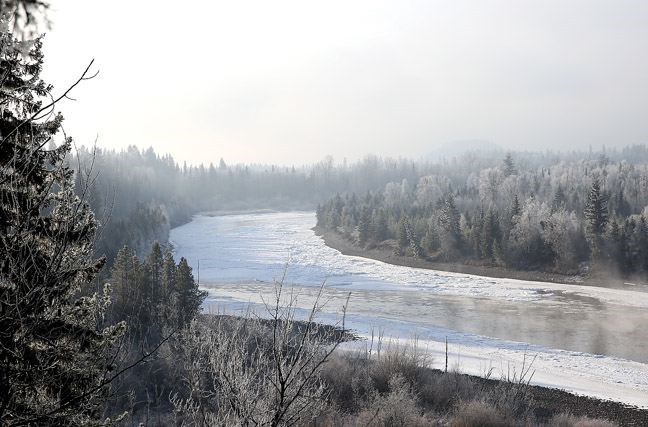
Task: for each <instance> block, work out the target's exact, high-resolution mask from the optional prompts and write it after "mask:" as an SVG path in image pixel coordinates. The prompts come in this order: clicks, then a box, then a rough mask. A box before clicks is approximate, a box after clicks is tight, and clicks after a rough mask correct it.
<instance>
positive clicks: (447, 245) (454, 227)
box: [439, 194, 462, 260]
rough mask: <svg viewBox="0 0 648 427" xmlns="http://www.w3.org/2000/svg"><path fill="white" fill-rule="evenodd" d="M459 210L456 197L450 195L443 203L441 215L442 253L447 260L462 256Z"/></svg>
mask: <svg viewBox="0 0 648 427" xmlns="http://www.w3.org/2000/svg"><path fill="white" fill-rule="evenodd" d="M459 219H460V215H459V210H458V209H457V206H456V205H455V201H454V197H453V196H452V194H448V195H447V196H446V197H445V199H444V201H443V208H442V209H441V214H440V215H439V226H440V229H441V252H442V253H443V256H444V257H445V258H446V259H447V260H454V259H456V258H457V257H459V255H460V254H461V244H462V242H461V228H460V227H459Z"/></svg>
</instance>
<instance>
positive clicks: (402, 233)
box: [396, 215, 409, 255]
mask: <svg viewBox="0 0 648 427" xmlns="http://www.w3.org/2000/svg"><path fill="white" fill-rule="evenodd" d="M396 237H397V243H398V254H399V255H403V254H404V253H405V250H406V249H407V247H408V246H409V221H407V217H406V216H405V215H403V216H402V217H401V219H400V222H399V223H398V235H397V236H396Z"/></svg>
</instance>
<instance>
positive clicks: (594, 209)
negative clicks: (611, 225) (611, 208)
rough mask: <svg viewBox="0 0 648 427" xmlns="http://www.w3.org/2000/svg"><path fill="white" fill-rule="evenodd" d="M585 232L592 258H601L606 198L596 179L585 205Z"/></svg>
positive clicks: (605, 217) (605, 220)
mask: <svg viewBox="0 0 648 427" xmlns="http://www.w3.org/2000/svg"><path fill="white" fill-rule="evenodd" d="M584 216H585V230H586V233H587V239H588V242H589V244H590V249H591V251H592V257H593V258H594V259H598V258H600V256H601V249H602V246H603V240H602V237H603V234H604V233H605V228H606V226H607V222H608V210H607V198H606V197H605V195H604V194H603V193H602V191H601V184H600V182H599V180H598V178H595V179H594V181H593V182H592V186H591V188H590V192H589V195H588V197H587V204H586V205H585V211H584Z"/></svg>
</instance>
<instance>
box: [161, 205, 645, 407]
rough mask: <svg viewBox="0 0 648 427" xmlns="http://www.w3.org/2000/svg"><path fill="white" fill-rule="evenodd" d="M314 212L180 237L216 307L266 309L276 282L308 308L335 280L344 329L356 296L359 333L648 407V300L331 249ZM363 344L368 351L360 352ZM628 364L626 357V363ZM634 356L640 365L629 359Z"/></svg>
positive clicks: (200, 222) (199, 220)
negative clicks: (527, 369) (414, 342)
mask: <svg viewBox="0 0 648 427" xmlns="http://www.w3.org/2000/svg"><path fill="white" fill-rule="evenodd" d="M314 223H315V216H314V214H313V213H311V212H290V213H266V214H244V215H230V216H214V217H210V216H197V217H195V218H194V220H193V221H192V222H190V223H188V224H185V225H183V226H181V227H178V228H175V229H173V230H172V231H171V241H172V242H173V244H174V247H175V251H176V256H178V257H180V256H183V257H185V258H187V259H188V261H189V263H190V264H191V265H192V266H193V267H194V270H195V271H194V273H195V274H196V275H197V274H198V271H197V270H198V265H200V272H199V275H200V283H201V285H202V286H203V288H205V289H207V290H208V291H209V292H210V296H209V298H208V300H207V301H206V305H207V307H208V308H209V309H211V310H221V311H228V312H238V311H241V310H245V309H246V308H247V307H248V306H251V307H253V308H254V309H256V310H257V311H259V312H262V302H263V298H264V297H266V299H267V297H269V296H270V294H271V293H272V292H273V280H274V279H276V278H279V277H281V276H282V274H283V273H284V270H285V269H286V266H287V270H286V274H287V275H286V280H285V282H286V283H288V284H290V285H291V286H294V289H295V290H296V291H297V292H299V293H300V294H301V298H300V299H299V304H300V306H302V307H304V309H306V308H307V307H308V305H309V303H310V302H312V298H313V295H314V293H315V290H316V289H317V287H318V286H319V285H320V284H321V283H322V282H323V281H326V294H325V298H326V299H327V300H328V301H329V302H328V304H327V308H326V309H325V312H323V313H322V317H321V320H323V321H326V322H330V323H334V322H335V321H336V320H337V319H338V317H337V315H336V313H337V312H338V310H339V308H340V307H341V305H342V304H343V301H344V299H345V297H346V295H347V294H348V292H351V299H350V306H349V310H348V315H347V319H346V320H347V322H346V323H347V326H349V327H351V328H352V329H354V330H356V331H357V332H358V334H360V335H364V336H370V335H371V332H372V331H374V332H375V333H376V332H377V331H378V330H380V331H382V332H383V333H384V334H385V335H386V336H389V337H393V338H394V339H396V340H401V341H402V340H409V339H412V338H413V337H417V338H418V342H419V346H420V347H422V348H424V349H426V350H427V351H429V352H430V354H431V355H432V356H433V361H434V364H435V365H436V366H441V364H443V363H444V356H443V353H444V351H445V344H444V341H445V338H446V337H447V338H448V342H449V348H450V365H451V366H454V367H455V368H456V369H458V370H460V371H462V372H466V373H471V374H477V375H484V374H485V373H486V372H489V371H491V374H492V375H493V376H494V377H496V378H497V377H500V376H502V375H507V373H509V372H512V371H513V370H516V371H517V372H519V371H520V369H521V368H522V364H523V362H524V361H525V360H526V363H528V362H529V360H533V368H532V371H534V372H535V373H534V375H533V379H532V383H535V384H540V385H546V386H551V387H558V388H563V389H566V390H569V391H573V392H576V393H581V394H587V395H591V396H595V397H601V398H608V399H613V400H618V401H622V402H626V403H629V404H633V405H638V406H644V407H648V364H646V362H648V332H645V330H648V328H645V325H647V324H648V310H646V308H648V293H646V292H642V291H641V290H639V289H638V290H636V291H635V290H617V289H607V288H600V287H592V286H578V285H562V284H552V283H544V282H530V281H521V280H512V279H493V278H487V277H479V276H471V275H465V274H456V273H447V272H440V271H432V270H424V269H416V268H410V267H402V266H394V265H390V264H386V263H382V262H380V261H374V260H369V259H364V258H360V257H351V256H345V255H342V254H340V253H339V252H338V251H337V250H334V249H331V248H329V247H327V246H326V245H324V242H323V241H322V239H321V238H319V237H317V236H315V234H314V233H313V231H312V230H311V227H313V225H314ZM354 345H357V344H354ZM619 356H621V357H623V358H621V357H619ZM629 359H632V360H629Z"/></svg>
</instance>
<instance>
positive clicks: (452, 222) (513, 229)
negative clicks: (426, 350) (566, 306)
mask: <svg viewBox="0 0 648 427" xmlns="http://www.w3.org/2000/svg"><path fill="white" fill-rule="evenodd" d="M628 150H630V149H628ZM645 151H646V150H645V147H642V148H639V147H634V148H633V149H632V152H637V153H645ZM530 157H531V158H529V156H527V157H525V155H524V154H523V153H518V154H516V158H515V159H514V157H513V156H512V155H511V154H508V155H506V156H505V158H504V159H503V160H499V161H498V162H497V164H495V165H492V166H489V167H484V168H479V167H478V168H475V166H477V165H479V163H470V162H465V163H452V164H446V165H442V166H440V167H439V169H438V170H437V171H436V172H435V173H432V174H429V175H425V176H421V177H420V178H418V180H417V181H416V182H414V183H412V184H410V181H408V180H401V181H399V182H392V183H388V184H387V185H386V186H385V187H384V188H383V189H381V190H379V191H373V192H367V193H365V194H363V195H357V194H354V193H347V194H345V195H344V196H342V195H339V194H338V195H336V196H334V197H333V198H331V199H329V200H328V201H327V202H326V203H324V204H322V205H320V206H319V207H318V208H317V223H318V226H320V227H323V228H325V229H329V230H334V231H337V232H339V233H341V234H343V235H345V236H346V237H347V238H349V239H351V240H353V241H354V242H356V243H357V244H358V245H360V246H363V247H364V246H375V245H381V244H388V243H391V245H392V247H393V248H394V250H395V251H396V252H398V253H399V254H402V255H407V256H413V257H419V258H429V259H431V260H444V261H451V262H478V263H482V264H488V265H501V266H505V267H510V268H516V269H539V270H545V271H552V272H560V273H568V274H572V273H582V272H585V271H586V270H587V269H588V268H590V267H591V266H597V267H602V266H605V267H606V268H607V267H609V266H613V267H614V268H615V269H616V270H617V271H618V272H619V273H621V274H623V275H626V276H627V275H631V274H642V275H646V274H647V273H648V262H647V261H646V260H647V259H648V225H647V217H646V215H647V214H648V210H645V207H646V206H647V205H648V162H643V163H636V160H637V157H635V158H634V159H633V161H634V163H631V162H628V161H625V160H621V161H618V162H612V161H611V160H610V158H609V157H608V156H606V155H605V154H602V153H600V154H599V155H598V156H597V157H596V158H595V159H590V160H587V159H585V158H583V159H579V160H573V161H566V160H564V159H560V158H558V159H557V161H556V163H554V164H551V165H547V166H539V167H538V166H532V165H533V164H534V163H538V162H536V161H534V156H533V155H531V156H530Z"/></svg>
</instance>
